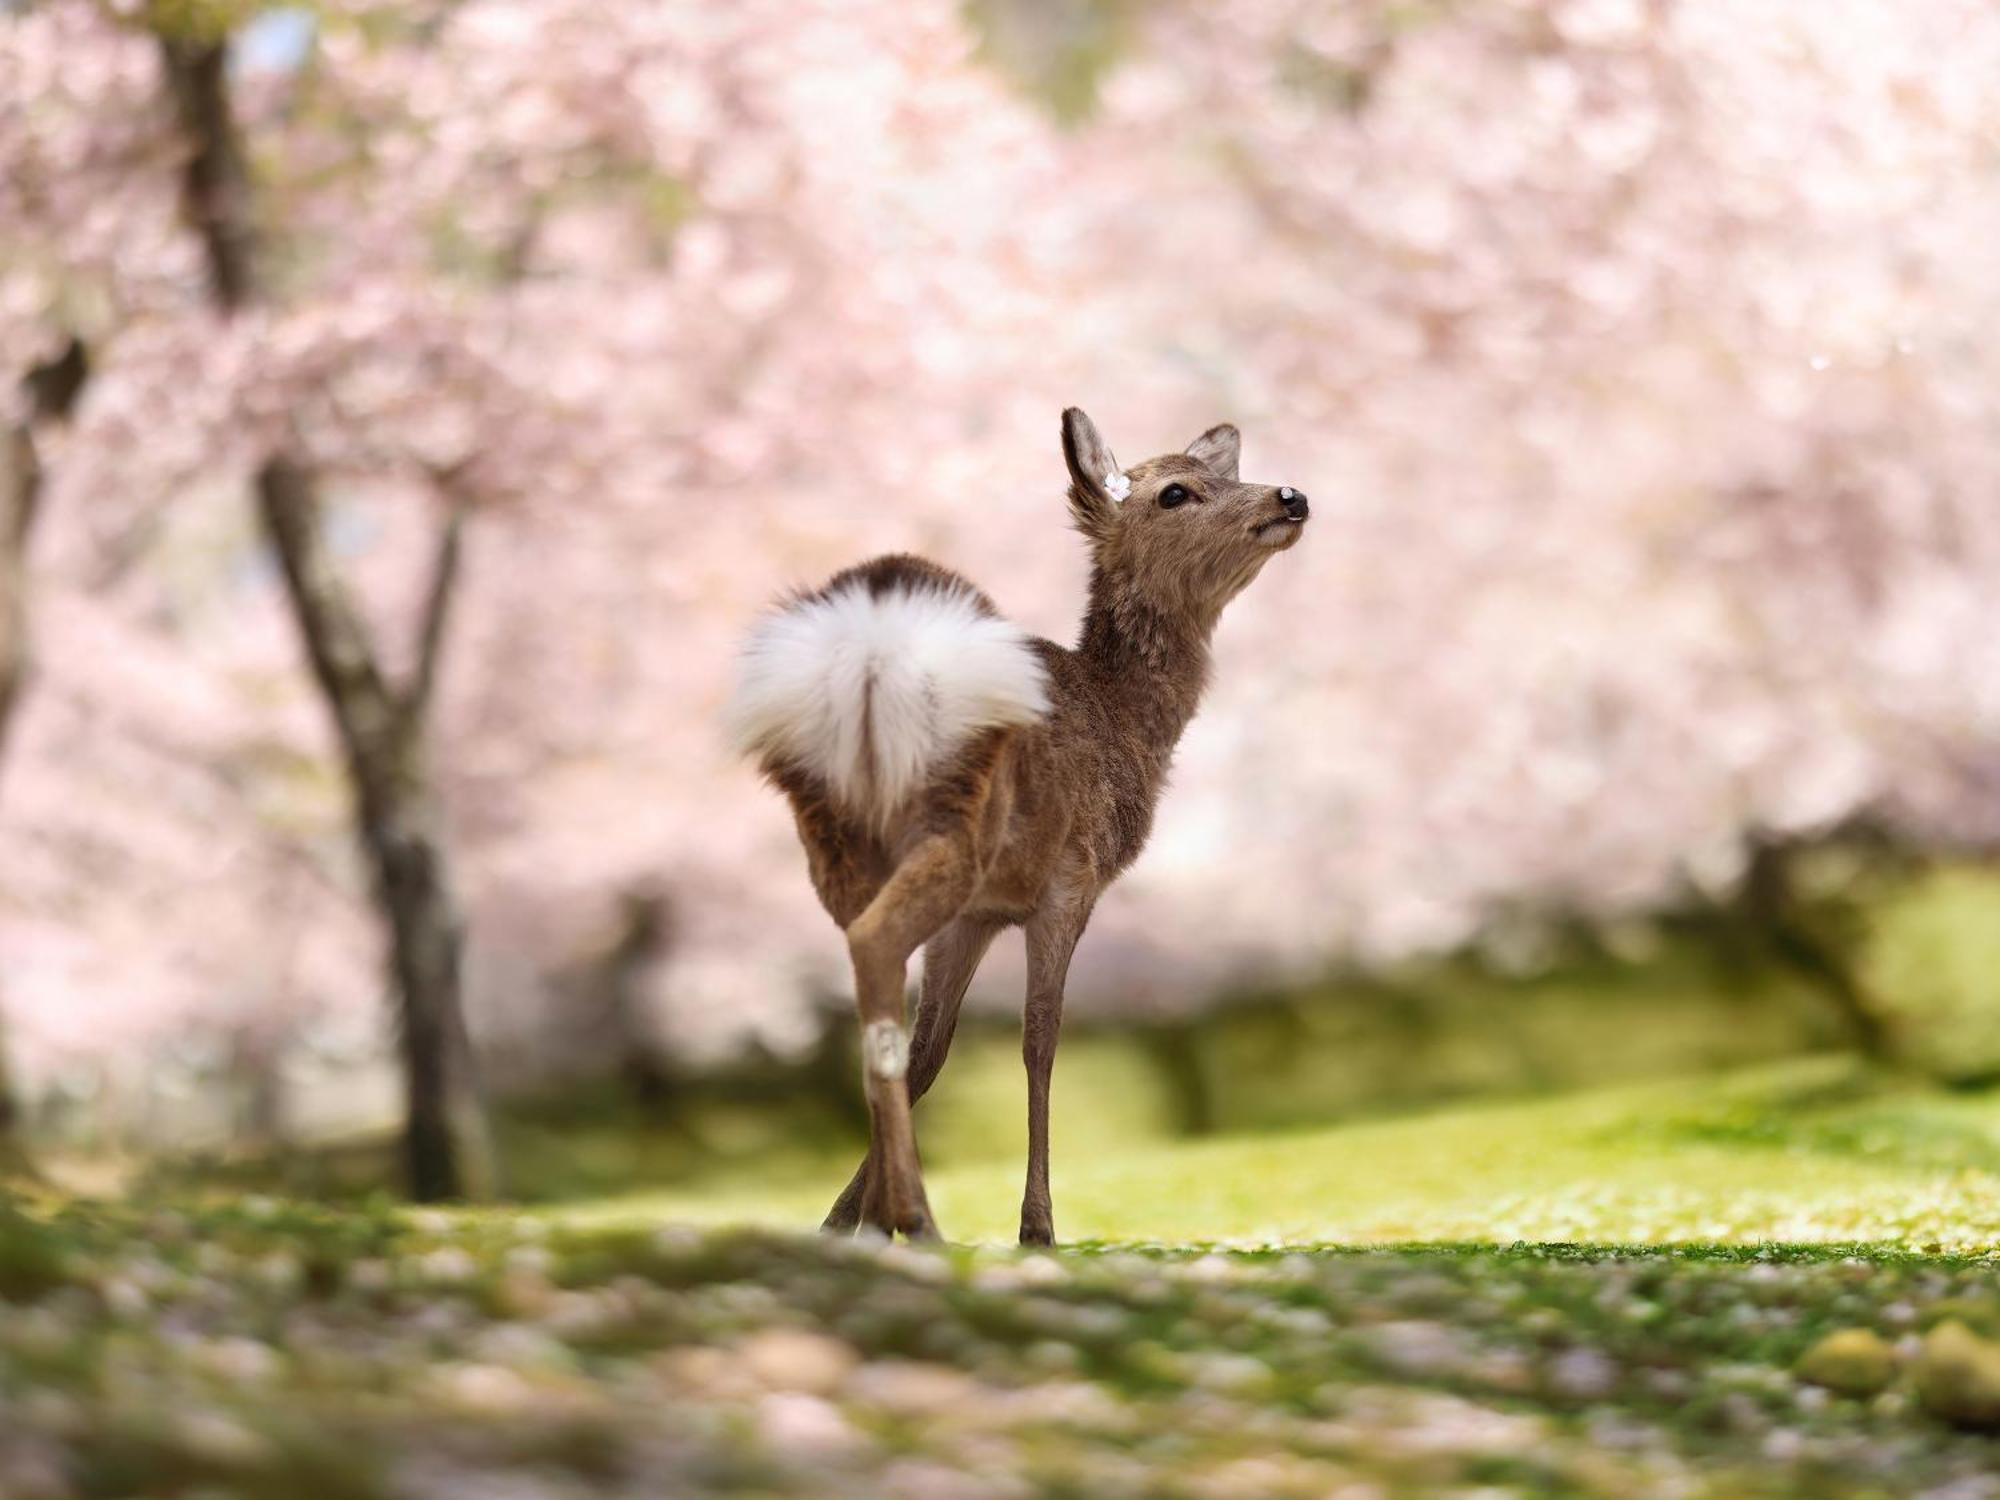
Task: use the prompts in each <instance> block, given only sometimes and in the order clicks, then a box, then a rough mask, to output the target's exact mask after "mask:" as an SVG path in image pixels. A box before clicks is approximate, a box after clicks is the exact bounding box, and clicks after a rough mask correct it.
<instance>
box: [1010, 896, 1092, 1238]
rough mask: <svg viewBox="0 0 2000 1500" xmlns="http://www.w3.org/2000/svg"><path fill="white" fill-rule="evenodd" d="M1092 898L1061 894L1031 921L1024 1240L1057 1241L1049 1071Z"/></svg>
mask: <svg viewBox="0 0 2000 1500" xmlns="http://www.w3.org/2000/svg"><path fill="white" fill-rule="evenodd" d="M1092 901H1093V898H1091V897H1085V896H1080V895H1078V896H1060V897H1058V898H1057V899H1056V900H1055V901H1054V902H1052V903H1051V904H1048V905H1045V906H1044V907H1043V908H1042V909H1041V910H1039V911H1037V912H1036V913H1035V914H1034V915H1033V916H1032V917H1030V918H1029V919H1028V1004H1027V1010H1026V1012H1025V1014H1024V1016H1023V1019H1022V1024H1021V1060H1022V1061H1023V1062H1024V1063H1026V1064H1027V1068H1028V1186H1027V1191H1026V1192H1025V1193H1024V1194H1023V1196H1022V1198H1021V1243H1022V1244H1024V1245H1052V1244H1054V1243H1055V1238H1056V1229H1055V1210H1054V1207H1053V1205H1052V1204H1051V1203H1050V1201H1049V1075H1050V1074H1051V1073H1053V1072H1054V1071H1055V1065H1056V1038H1057V1035H1058V1033H1059V1032H1060V1031H1061V1030H1062V1006H1063V981H1064V979H1065V978H1066V977H1067V976H1068V974H1069V960H1070V955H1071V954H1072V953H1074V952H1076V942H1077V939H1078V938H1080V937H1082V936H1083V929H1084V926H1085V925H1086V924H1087V923H1088V922H1089V921H1090V909H1091V905H1092Z"/></svg>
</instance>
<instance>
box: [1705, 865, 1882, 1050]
mask: <svg viewBox="0 0 2000 1500" xmlns="http://www.w3.org/2000/svg"><path fill="white" fill-rule="evenodd" d="M1742 903H1743V909H1744V912H1745V915H1746V916H1747V917H1748V918H1749V920H1750V922H1751V924H1752V925H1753V927H1754V928H1755V929H1756V931H1757V932H1758V933H1759V934H1760V935H1762V937H1763V938H1764V939H1765V940H1766V941H1767V942H1769V943H1770V945H1771V948H1772V951H1774V952H1775V953H1776V954H1777V956H1778V958H1779V959H1780V960H1781V961H1782V962H1783V963H1785V964H1786V965H1787V966H1789V967H1790V968H1791V969H1792V970H1793V971H1794V972H1796V973H1797V974H1798V975H1799V976H1800V977H1801V978H1802V979H1804V980H1805V981H1806V982H1807V983H1808V984H1810V985H1812V986H1813V987H1814V988H1815V989H1817V990H1818V991H1819V992H1820V994H1822V995H1824V996H1825V997H1826V999H1827V1000H1828V1001H1829V1002H1831V1004H1832V1005H1833V1008H1834V1010H1835V1011H1836V1012H1837V1013H1838V1015H1839V1016H1840V1020H1841V1024H1842V1025H1843V1026H1844V1027H1845V1028H1846V1029H1847V1034H1848V1036H1849V1037H1850V1038H1851V1039H1852V1041H1853V1043H1854V1046H1855V1048H1856V1049H1857V1050H1858V1051H1860V1052H1862V1053H1863V1054H1864V1055H1866V1056H1867V1057H1869V1058H1871V1059H1873V1060H1874V1061H1876V1062H1884V1063H1888V1062H1894V1061H1895V1060H1896V1056H1897V1050H1898V1049H1897V1045H1896V1036H1895V1032H1894V1029H1893V1028H1892V1027H1891V1026H1890V1024H1889V1022H1888V1020H1887V1019H1886V1018H1885V1017H1884V1015H1883V1014H1882V1011H1881V1008H1880V1007H1879V1006H1878V1005H1877V1003H1876V1002H1875V999H1874V997H1873V996H1871V995H1870V994H1869V993H1868V992H1867V987H1866V986H1865V985H1864V984H1863V983H1862V981H1861V978H1860V976H1859V975H1858V974H1857V973H1856V972H1855V969H1854V963H1853V958H1852V955H1850V954H1849V953H1848V952H1847V949H1846V946H1845V945H1843V944H1842V943H1841V942H1840V941H1839V940H1838V939H1837V938H1835V937H1832V936H1829V935H1828V934H1826V933H1823V932H1821V931H1819V930H1818V928H1817V927H1816V926H1815V925H1814V923H1813V920H1812V918H1811V916H1810V915H1809V914H1808V913H1807V912H1806V910H1805V909H1804V908H1803V906H1802V905H1801V903H1800V901H1799V898H1798V892H1797V891H1796V889H1795V888H1794V884H1793V881H1792V872H1791V864H1790V851H1789V849H1788V848H1787V847H1786V846H1785V845H1783V844H1780V843H1778V842H1776V841H1774V840H1770V839H1759V840H1757V841H1756V842H1755V843H1754V844H1753V846H1752V848H1751V852H1750V864H1749V868H1748V869H1747V870H1746V871H1745V872H1744V877H1743V892H1742Z"/></svg>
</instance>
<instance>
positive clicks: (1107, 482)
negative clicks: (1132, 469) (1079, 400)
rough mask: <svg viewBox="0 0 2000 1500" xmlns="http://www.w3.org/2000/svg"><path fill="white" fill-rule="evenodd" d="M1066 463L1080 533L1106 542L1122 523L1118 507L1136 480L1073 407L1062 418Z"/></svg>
mask: <svg viewBox="0 0 2000 1500" xmlns="http://www.w3.org/2000/svg"><path fill="white" fill-rule="evenodd" d="M1062 444H1063V462H1064V463H1066V464H1068V465H1069V509H1070V514H1071V515H1072V516H1074V517H1075V518H1076V526H1077V530H1079V531H1081V532H1082V533H1083V534H1084V535H1085V536H1087V537H1089V538H1090V539H1091V540H1092V541H1103V540H1104V539H1106V538H1107V537H1109V536H1110V535H1111V532H1112V530H1113V528H1115V527H1116V526H1117V524H1118V506H1119V504H1120V503H1121V502H1123V500H1124V499H1125V497H1126V496H1127V495H1129V494H1131V493H1132V481H1131V480H1130V479H1129V478H1127V477H1126V474H1125V471H1124V470H1123V469H1121V468H1119V467H1118V460H1117V459H1115V458H1113V457H1112V456H1111V445H1110V444H1108V443H1106V442H1105V441H1104V436H1103V434H1102V433H1100V432H1099V431H1098V430H1097V424H1096V423H1095V422H1093V421H1091V420H1090V418H1089V417H1087V416H1085V415H1084V413H1083V410H1082V408H1080V407H1075V406H1072V407H1070V408H1069V409H1068V410H1067V411H1065V412H1064V413H1063V417H1062Z"/></svg>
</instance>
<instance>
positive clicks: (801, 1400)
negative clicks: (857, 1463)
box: [757, 1391, 866, 1458]
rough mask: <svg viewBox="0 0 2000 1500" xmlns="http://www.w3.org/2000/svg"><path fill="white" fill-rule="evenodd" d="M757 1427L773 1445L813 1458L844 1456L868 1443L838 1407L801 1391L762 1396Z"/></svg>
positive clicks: (766, 1440) (771, 1445)
mask: <svg viewBox="0 0 2000 1500" xmlns="http://www.w3.org/2000/svg"><path fill="white" fill-rule="evenodd" d="M757 1430H758V1433H759V1434H760V1435H761V1436H762V1437H763V1439H764V1441H765V1443H766V1444H768V1445H769V1446H770V1447H772V1448H775V1449H777V1450H779V1451H780V1452H783V1453H791V1454H797V1455H800V1456H802V1457H809V1458H833V1457H840V1456H843V1455H845V1454H848V1453H852V1452H854V1451H855V1450H857V1449H859V1448H862V1447H864V1446H865V1445H866V1443H865V1439H863V1438H862V1436H861V1434H860V1433H858V1432H856V1431H855V1430H854V1427H853V1425H852V1424H851V1423H849V1422H848V1420H847V1418H846V1417H844V1416H842V1415H841V1414H840V1409H839V1408H838V1407H836V1406H834V1405H833V1404H832V1403H831V1402H829V1401H824V1400H822V1399H820V1398H819V1397H818V1396H808V1395H804V1394H802V1393H800V1392H797V1391H779V1392H776V1393H774V1394H772V1395H769V1396H766V1397H764V1398H763V1399H762V1400H760V1401H759V1402H758V1403H757Z"/></svg>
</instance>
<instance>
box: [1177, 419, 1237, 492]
mask: <svg viewBox="0 0 2000 1500" xmlns="http://www.w3.org/2000/svg"><path fill="white" fill-rule="evenodd" d="M1187 456H1188V457H1189V458H1191V459H1193V460H1194V461H1195V462H1196V463H1198V464H1202V465H1205V466H1206V467H1207V468H1208V470H1209V471H1210V472H1211V473H1213V474H1216V475H1219V476H1220V477H1221V478H1223V479H1227V480H1231V481H1234V480H1235V478H1236V465H1237V463H1238V461H1239V460H1240V459H1241V458H1242V457H1243V434H1242V433H1240V432H1238V431H1237V430H1236V428H1235V427H1234V426H1232V425H1231V424H1230V423H1228V422H1223V423H1221V424H1219V425H1218V426H1215V427H1211V428H1209V429H1208V431H1206V432H1204V433H1203V434H1202V435H1201V436H1200V437H1198V438H1196V439H1195V440H1194V441H1193V442H1191V443H1189V444H1188V445H1187Z"/></svg>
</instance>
